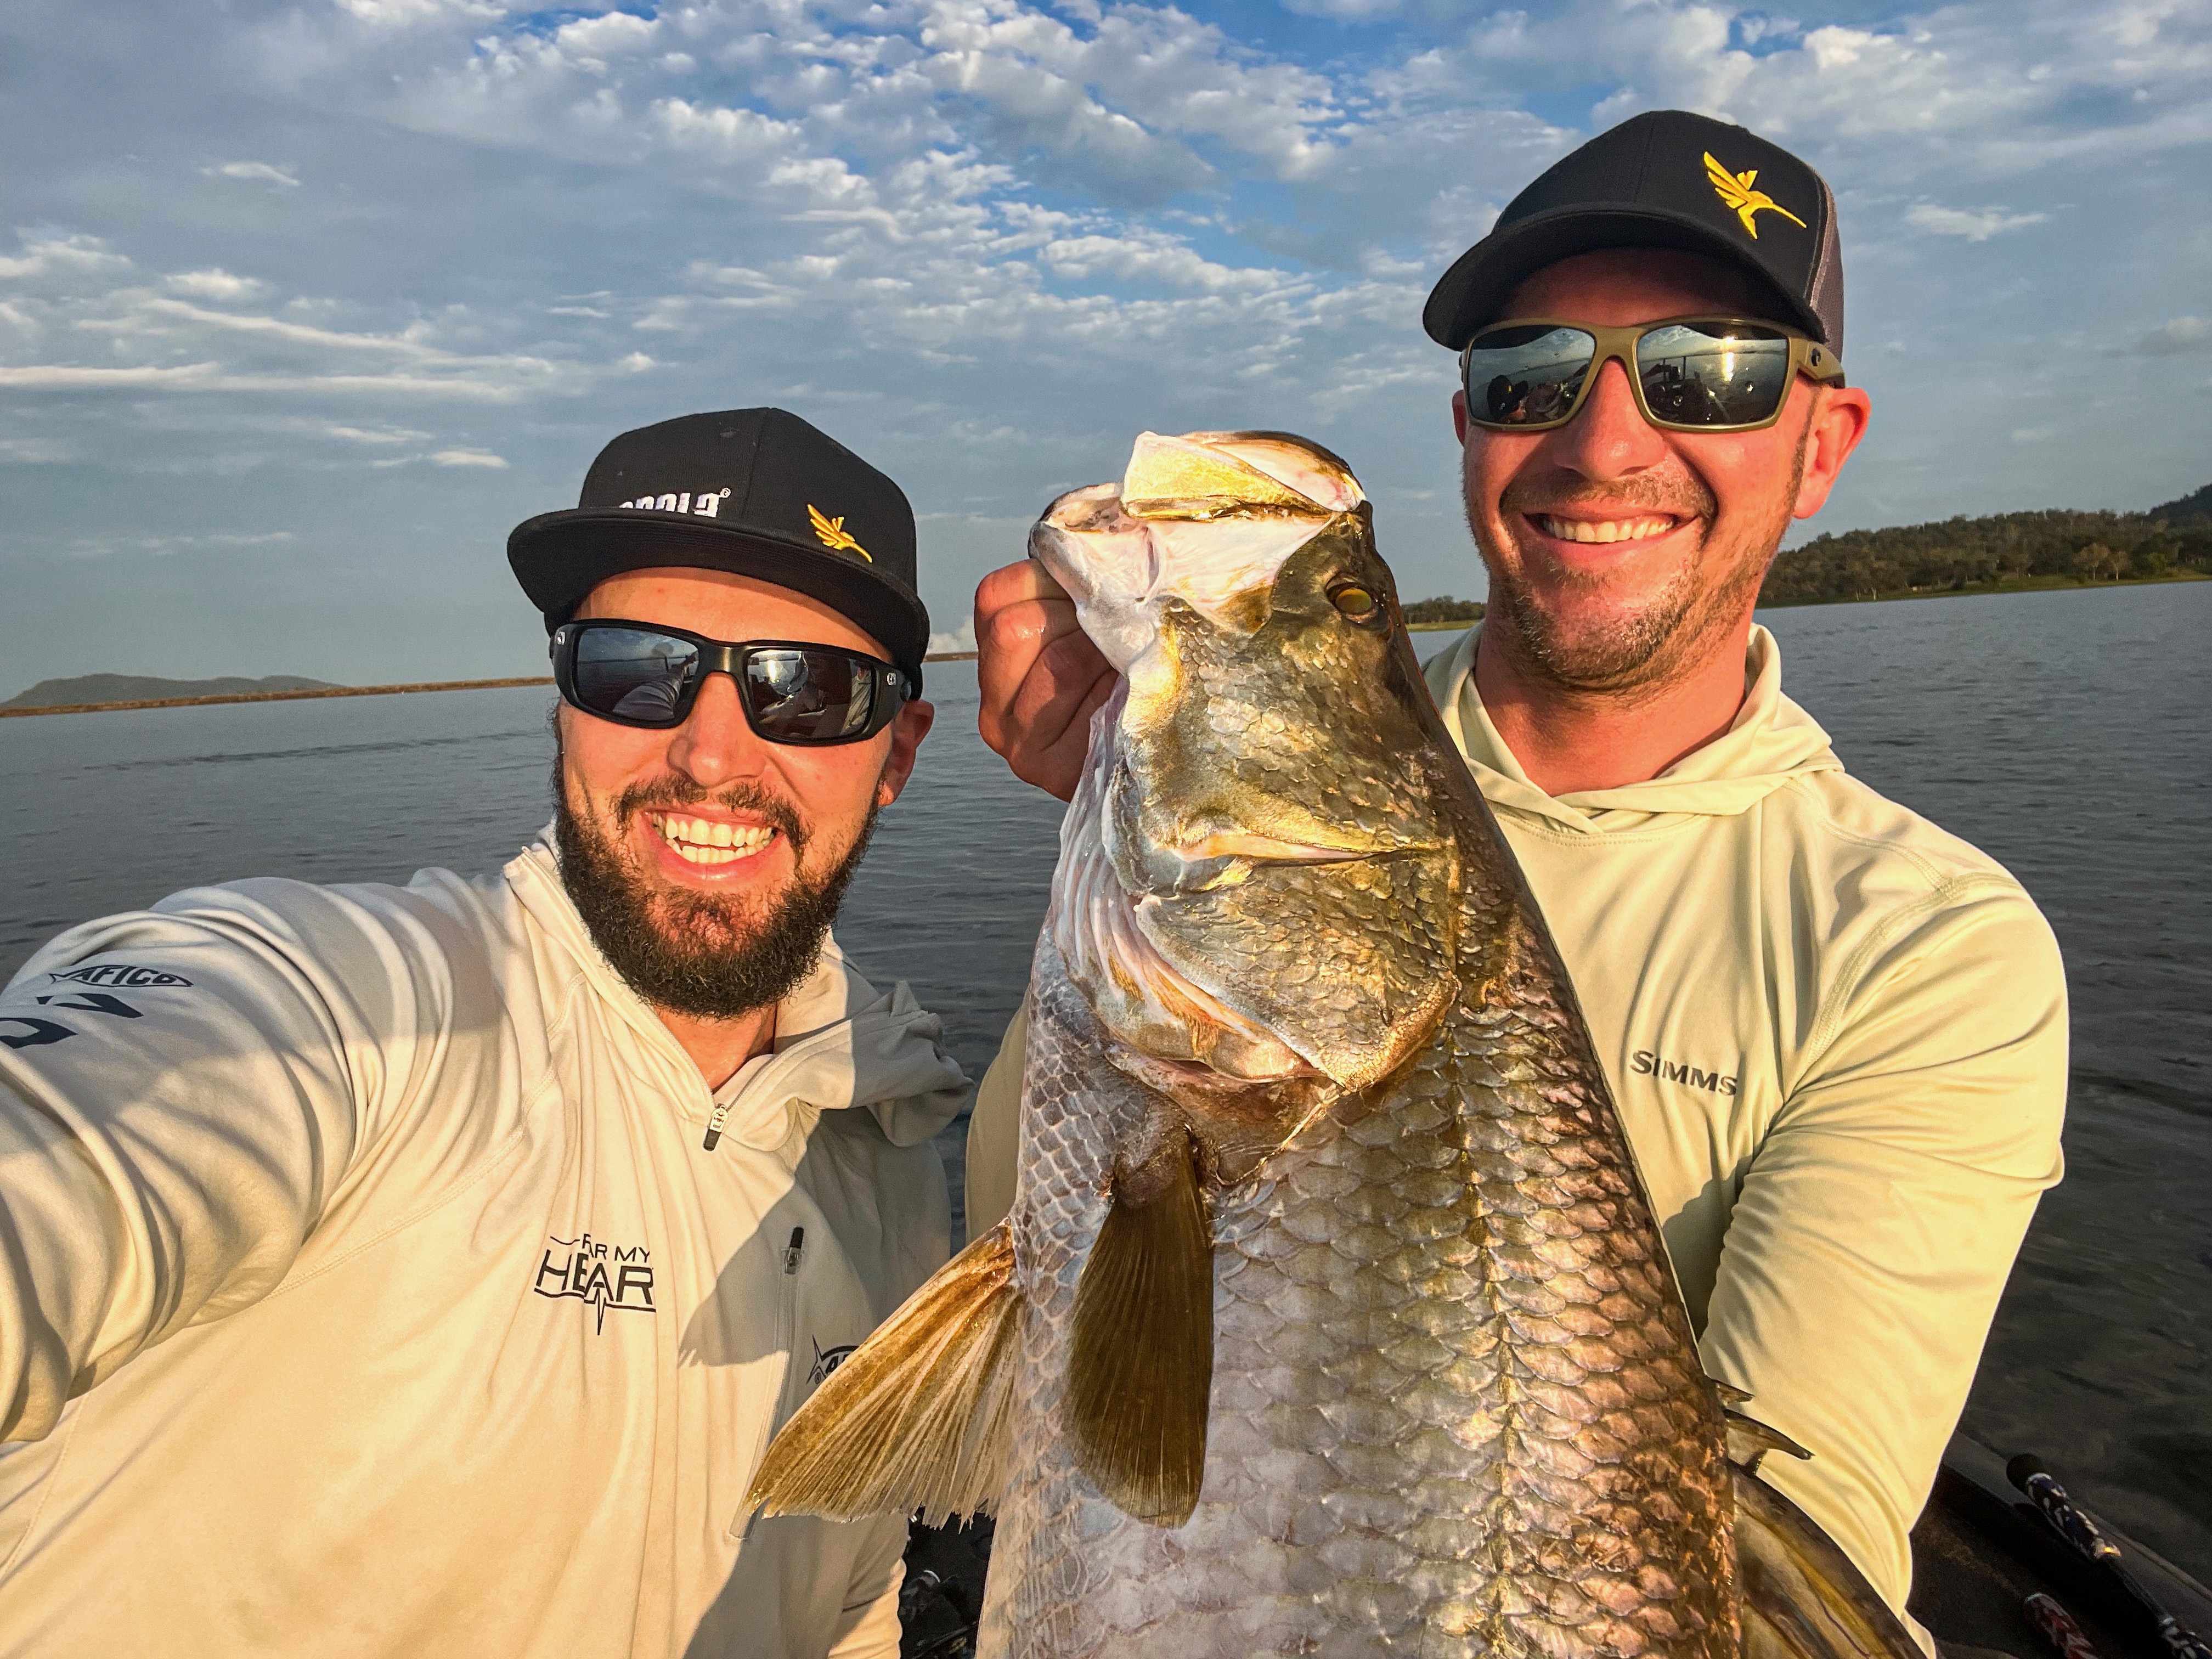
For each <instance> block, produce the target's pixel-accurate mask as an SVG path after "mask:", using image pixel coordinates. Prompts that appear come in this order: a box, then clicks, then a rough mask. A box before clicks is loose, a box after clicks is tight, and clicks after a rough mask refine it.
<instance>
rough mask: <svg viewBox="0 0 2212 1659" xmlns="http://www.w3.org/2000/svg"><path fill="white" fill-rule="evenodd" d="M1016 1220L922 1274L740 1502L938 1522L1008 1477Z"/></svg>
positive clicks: (805, 1412)
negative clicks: (923, 1280) (918, 1512)
mask: <svg viewBox="0 0 2212 1659" xmlns="http://www.w3.org/2000/svg"><path fill="white" fill-rule="evenodd" d="M1013 1267H1014V1246H1013V1234H1012V1229H1011V1228H1010V1226H1009V1225H1008V1224H1007V1223H1006V1222H1003V1221H1002V1222H1000V1224H999V1225H997V1226H995V1227H994V1228H992V1229H991V1231H989V1232H987V1233H985V1234H984V1235H983V1236H982V1237H981V1238H978V1239H977V1240H975V1243H972V1244H970V1245H969V1247H968V1248H967V1249H964V1250H963V1251H961V1252H960V1254H959V1255H956V1256H954V1257H953V1258H952V1260H951V1261H948V1262H946V1263H945V1266H944V1267H940V1268H939V1269H938V1270H937V1272H936V1273H933V1274H932V1275H931V1276H930V1278H929V1279H928V1281H927V1283H925V1284H924V1285H922V1287H921V1289H920V1290H918V1291H915V1293H914V1294H913V1295H912V1296H910V1297H908V1298H907V1299H906V1301H905V1303H904V1304H902V1305H901V1307H900V1308H899V1310H898V1311H897V1312H896V1313H894V1314H893V1315H892V1316H890V1318H889V1319H887V1320H885V1321H884V1322H883V1324H882V1325H880V1326H878V1328H877V1329H876V1332H875V1334H873V1335H872V1336H871V1337H869V1338H868V1340H866V1341H865V1342H863V1343H862V1344H860V1346H859V1347H857V1348H855V1349H854V1351H853V1352H852V1353H851V1354H850V1355H848V1357H847V1358H846V1360H845V1363H844V1364H842V1365H840V1366H838V1367H837V1369H836V1370H834V1371H832V1372H830V1373H829V1377H828V1378H827V1380H825V1381H824V1382H823V1384H822V1386H821V1387H819V1388H818V1389H815V1391H814V1394H813V1396H812V1397H811V1399H809V1400H808V1401H807V1402H806V1403H805V1405H803V1406H801V1407H799V1409H798V1411H796V1412H794V1413H793V1414H792V1418H791V1420H790V1421H789V1422H787V1423H786V1424H785V1425H783V1429H782V1431H781V1433H779V1434H778V1435H777V1436H776V1437H775V1442H774V1443H772V1444H771V1445H770V1446H769V1449H768V1455H767V1456H766V1457H765V1458H763V1460H762V1462H761V1466H760V1471H759V1473H758V1474H756V1475H754V1477H753V1484H752V1490H751V1491H750V1492H749V1493H748V1494H747V1495H746V1502H747V1503H748V1504H750V1505H753V1506H756V1507H757V1508H758V1509H759V1510H760V1511H761V1512H762V1513H763V1514H766V1515H823V1516H829V1518H830V1519H831V1520H833V1521H850V1520H854V1519H856V1518H857V1517H859V1516H864V1515H911V1514H912V1513H913V1512H914V1511H915V1510H921V1511H923V1519H924V1521H925V1522H930V1523H932V1524H937V1523H941V1522H944V1521H945V1520H946V1519H948V1518H950V1517H951V1516H955V1515H974V1514H976V1513H978V1512H979V1511H983V1510H989V1509H990V1508H991V1506H992V1505H993V1504H994V1503H996V1502H997V1500H998V1497H999V1493H1000V1490H1001V1489H1002V1488H1003V1486H1005V1484H1006V1481H1005V1476H1006V1449H1007V1442H1008V1439H1009V1437H1010V1433H1011V1425H1010V1419H1009V1408H1010V1407H1011V1406H1012V1400H1013V1391H1014V1390H1013V1382H1014V1352H1015V1350H1016V1348H1017V1347H1018V1343H1017V1342H1016V1340H1015V1335H1016V1333H1017V1331H1018V1329H1019V1328H1020V1324H1021V1321H1020V1318H1019V1314H1020V1310H1021V1298H1020V1297H1019V1296H1018V1294H1017V1293H1016V1291H1015V1288H1014V1281H1013Z"/></svg>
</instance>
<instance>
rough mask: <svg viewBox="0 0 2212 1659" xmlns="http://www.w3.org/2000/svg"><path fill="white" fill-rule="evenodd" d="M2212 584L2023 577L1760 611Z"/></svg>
mask: <svg viewBox="0 0 2212 1659" xmlns="http://www.w3.org/2000/svg"><path fill="white" fill-rule="evenodd" d="M2204 581H2212V575H2207V574H2205V573H2204V572H2203V571H2202V570H2169V571H2167V572H2166V574H2164V575H2162V576H2122V577H2120V578H2119V579H2118V580H2116V581H2093V582H2085V581H2077V580H2075V578H2073V577H2071V576H2023V577H2021V578H2020V579H2019V580H2015V581H2007V582H1970V583H1968V584H1967V585H1966V586H1964V587H1917V588H1915V587H1903V588H1897V589H1894V590H1893V591H1892V592H1887V593H1853V594H1848V595H1844V596H1842V597H1838V598H1833V599H1761V600H1760V601H1759V609H1760V610H1761V611H1794V610H1796V608H1797V607H1798V606H1800V605H1887V604H1888V603H1889V602H1890V601H1891V600H1893V599H1994V598H1996V596H1998V595H2000V594H2004V593H2088V592H2104V591H2106V590H2108V589H2111V588H2115V587H2156V586H2160V584H2161V583H2166V582H2204Z"/></svg>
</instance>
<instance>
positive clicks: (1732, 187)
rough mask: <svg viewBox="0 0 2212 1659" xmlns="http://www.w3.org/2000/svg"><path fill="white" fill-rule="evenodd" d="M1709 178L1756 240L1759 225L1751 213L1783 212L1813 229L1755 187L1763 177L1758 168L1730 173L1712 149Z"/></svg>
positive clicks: (1708, 159)
mask: <svg viewBox="0 0 2212 1659" xmlns="http://www.w3.org/2000/svg"><path fill="white" fill-rule="evenodd" d="M1705 177H1706V178H1707V179H1711V181H1712V186H1713V194H1714V195H1716V196H1717V197H1720V198H1721V200H1722V201H1723V202H1725V203H1726V204H1728V205H1729V206H1730V207H1732V208H1734V209H1735V216H1736V217H1737V218H1739V219H1741V220H1742V221H1743V228H1745V229H1746V230H1747V231H1749V232H1750V233H1751V240H1753V241H1754V242H1755V241H1757V240H1759V227H1758V226H1757V225H1755V224H1753V222H1752V219H1751V216H1752V215H1753V214H1754V213H1758V212H1759V211H1761V210H1765V212H1768V213H1778V214H1780V215H1781V216H1783V217H1784V218H1785V219H1787V220H1788V221H1789V222H1790V223H1791V224H1793V225H1795V226H1796V227H1797V228H1799V229H1800V230H1809V229H1811V228H1812V227H1811V226H1809V225H1808V224H1807V223H1806V222H1804V221H1803V220H1802V219H1800V218H1799V217H1798V216H1796V214H1794V213H1792V212H1791V211H1790V210H1789V209H1788V208H1786V207H1784V206H1783V205H1782V204H1781V203H1779V202H1778V201H1776V200H1775V199H1774V198H1773V197H1771V196H1769V195H1768V194H1767V193H1766V192H1765V191H1763V190H1753V188H1752V187H1751V185H1752V181H1753V179H1757V178H1758V177H1759V169H1758V168H1757V167H1750V168H1747V169H1746V170H1745V171H1744V172H1742V173H1730V172H1729V170H1728V169H1727V168H1726V167H1723V166H1722V165H1721V164H1720V163H1719V162H1718V161H1715V160H1713V153H1712V151H1711V150H1707V151H1706V152H1705Z"/></svg>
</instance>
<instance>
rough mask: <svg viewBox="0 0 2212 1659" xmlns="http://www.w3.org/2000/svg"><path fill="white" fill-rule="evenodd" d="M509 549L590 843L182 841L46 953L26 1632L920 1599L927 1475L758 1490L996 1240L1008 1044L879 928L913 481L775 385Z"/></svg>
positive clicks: (12, 1173)
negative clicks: (459, 869)
mask: <svg viewBox="0 0 2212 1659" xmlns="http://www.w3.org/2000/svg"><path fill="white" fill-rule="evenodd" d="M508 557H509V561H510V562H511V564H512V565H513V569H514V572H515V574H516V575H517V577H518V578H519V579H520V581H521V584H522V586H523V587H524V589H525V591H526V592H527V593H528V594H529V596H530V599H531V600H532V603H533V605H535V606H536V608H537V609H538V611H540V612H541V613H542V614H543V615H544V620H545V623H546V627H547V629H548V632H549V634H550V651H551V657H552V665H553V671H554V677H555V679H556V683H557V684H558V686H559V689H560V696H561V706H560V707H559V708H558V710H557V717H556V740H557V747H558V755H559V759H558V763H557V766H556V818H555V823H554V826H553V829H552V830H551V831H550V834H549V835H548V836H545V837H544V838H543V839H542V840H541V841H540V842H538V844H537V845H535V846H532V847H531V848H528V849H526V851H525V852H524V853H523V854H521V855H520V857H518V858H517V859H515V860H513V862H512V863H510V864H509V865H508V866H507V867H506V869H505V870H503V871H502V872H499V873H498V874H497V875H495V876H492V877H489V878H482V879H478V880H475V881H468V880H464V879H462V878H459V877H457V876H455V875H453V874H452V873H450V872H444V871H425V872H422V873H421V874H420V875H418V876H417V877H416V879H415V881H414V882H413V883H412V884H410V885H409V886H407V887H405V888H404V889H403V888H393V887H380V886H368V885H362V886H348V887H313V886H309V885H307V884H302V883H297V882H277V881H263V882H243V883H238V884H233V885H230V886H227V887H221V888H206V889H200V890H194V891H190V892H185V893H181V894H179V895H177V896H174V897H173V898H171V899H168V900H167V901H165V902H162V903H161V904H160V905H157V906H155V908H153V909H152V910H150V911H146V912H142V913H139V914H137V915H124V916H115V917H110V918H107V919H106V920H105V921H96V922H92V923H88V924H87V925H86V926H84V927H78V928H76V929H73V930H72V931H71V932H70V933H65V934H64V935H63V936H62V937H61V938H60V939H57V940H56V941H54V942H53V943H52V945H49V946H48V947H47V948H46V950H45V951H42V952H41V953H40V955H39V956H38V957H35V958H33V961H32V962H31V963H29V964H28V965H27V967H26V968H25V969H23V971H22V972H21V974H19V975H17V976H16V978H15V981H13V983H12V984H11V985H10V986H9V989H8V991H7V992H6V993H5V994H4V996H0V1440H4V1441H7V1442H10V1443H11V1444H6V1445H4V1446H0V1607H4V1608H5V1609H6V1612H5V1613H4V1615H0V1653H16V1652H22V1653H41V1654H44V1653H55V1654H61V1653H71V1654H106V1653H115V1654H122V1653H161V1654H165V1655H179V1656H208V1659H215V1656H224V1659H231V1656H240V1655H248V1654H266V1655H272V1656H273V1655H283V1656H296V1655H306V1654H331V1655H339V1654H343V1655H349V1656H350V1655H392V1656H399V1655H406V1656H410V1659H414V1656H422V1655H452V1656H456V1659H459V1656H469V1659H483V1656H501V1655H505V1656H516V1659H520V1656H525V1655H539V1654H559V1655H564V1656H605V1659H631V1656H668V1659H677V1656H685V1655H697V1656H709V1655H712V1656H723V1655H730V1656H736V1655H744V1656H753V1655H761V1656H774V1659H823V1656H825V1655H833V1654H834V1655H836V1656H839V1659H859V1656H869V1659H889V1656H891V1655H894V1654H896V1652H897V1650H898V1641H899V1627H898V1610H897V1588H898V1583H899V1577H900V1569H899V1564H900V1559H901V1555H902V1550H903V1547H904V1544H905V1538H906V1529H905V1526H904V1523H903V1522H902V1521H900V1520H897V1519H884V1520H880V1521H874V1522H859V1523H854V1524H850V1525H838V1524H833V1523H830V1522H823V1521H819V1520H815V1519H811V1518H805V1517H797V1518H791V1517H777V1518H773V1519H760V1518H758V1517H756V1516H753V1515H752V1514H751V1513H750V1511H749V1510H747V1508H746V1506H745V1502H744V1493H745V1490H746V1486H747V1483H748V1482H749V1480H750V1477H751V1475H752V1473H753V1469H754V1467H755V1465H756V1464H757V1462H758V1461H759V1458H760V1456H761V1454H762V1452H763V1450H764V1449H765V1448H766V1446H767V1444H768V1443H769V1438H770V1437H771V1435H772V1434H773V1432H774V1431H775V1428H776V1427H777V1426H778V1425H780V1424H781V1422H782V1420H783V1419H786V1418H787V1417H788V1416H789V1415H790V1413H792V1412H793V1410H795V1409H796V1408H797V1407H798V1406H799V1404H800V1403H801V1402H802V1401H804V1400H805V1398H806V1397H807V1395H809V1394H810V1393H811V1391H812V1390H813V1389H815V1388H816V1387H817V1386H819V1385H820V1383H822V1381H823V1379H824V1378H825V1377H827V1376H829V1373H830V1372H831V1371H832V1370H835V1369H836V1365H837V1364H838V1363H839V1361H840V1360H842V1358H843V1357H844V1356H845V1355H847V1354H848V1353H849V1352H852V1350H853V1347H854V1345H856V1344H857V1343H859V1342H860V1340H862V1339H863V1338H864V1337H865V1336H866V1334H868V1332H869V1330H870V1329H872V1328H873V1327H874V1326H875V1324H876V1323H877V1322H878V1321H879V1320H881V1319H882V1318H883V1317H884V1316H885V1315H886V1314H888V1313H889V1312H890V1310H892V1309H893V1308H894V1307H896V1305H897V1304H898V1303H899V1302H900V1301H902V1299H903V1298H904V1297H906V1296H907V1294H908V1292H909V1291H912V1290H913V1289H914V1288H915V1286H916V1285H919V1284H920V1283H921V1280H922V1279H924V1278H925V1277H927V1274H928V1273H930V1272H931V1271H932V1270H933V1268H934V1267H936V1266H937V1265H938V1264H939V1262H940V1261H943V1259H944V1257H945V1254H946V1248H947V1244H948V1233H949V1213H948V1204H947V1199H946V1193H945V1176H944V1170H943V1169H942V1167H941V1165H940V1164H939V1159H938V1156H937V1153H936V1152H935V1150H934V1149H933V1146H931V1144H930V1137H931V1135H933V1133H935V1132H936V1131H937V1130H939V1128H941V1127H944V1125H945V1123H946V1121H949V1120H950V1118H951V1115H952V1114H953V1113H954V1111H955V1110H956V1109H957V1107H958V1105H959V1103H960V1102H961V1100H962V1098H963V1094H964V1080H963V1078H962V1077H961V1074H960V1071H959V1068H958V1066H956V1065H954V1064H953V1063H952V1061H951V1060H950V1059H949V1058H948V1057H947V1056H946V1055H945V1053H944V1051H943V1049H942V1048H940V1047H939V1042H938V1041H937V1039H938V1037H939V1035H940V1031H941V1027H940V1026H939V1022H938V1020H937V1018H936V1017H935V1016H934V1015H932V1014H928V1013H926V1012H923V1011H922V1010H921V1008H920V1007H919V1006H916V1005H915V1000H914V998H913V995H912V994H911V993H910V992H908V989H907V987H905V986H904V985H900V986H897V987H896V988H895V989H893V990H892V991H891V992H890V993H889V994H879V993H878V992H877V991H876V990H875V989H874V988H873V987H871V986H870V985H869V984H868V983H867V982H866V981H865V980H863V979H862V978H861V977H860V975H859V974H858V973H856V972H854V969H852V968H851V967H850V966H849V965H848V963H846V961H845V959H844V957H843V956H842V953H841V952H840V951H838V949H837V947H836V945H835V944H834V943H833V942H831V941H830V940H829V923H830V921H831V919H832V917H833V916H834V915H836V910H837V907H838V902H839V899H840V897H841V896H842V894H843V892H844V890H845V887H846V884H847V882H848V880H849V878H851V876H852V874H853V872H854V867H855V866H856V865H857V864H858V862H859V860H860V855H861V853H862V850H863V849H864V848H865V847H866V844H867V839H868V832H869V829H870V827H871V825H872V823H873V822H874V820H875V816H876V814H877V812H878V811H880V810H881V809H882V808H884V807H885V806H887V805H890V803H891V802H892V801H893V800H894V799H896V796H897V795H898V793H899V792H900V790H901V788H902V787H903V785H904V784H905V782H906V780H907V777H908V774H909V772H910V771H911V769H912V768H913V766H914V763H915V750H916V749H917V747H918V745H919V744H921V740H922V738H923V737H924V735H925V734H926V733H927V731H928V729H929V725H930V719H931V711H930V706H929V705H928V704H927V702H921V701H920V692H921V658H922V652H923V649H924V646H925V642H926V641H927V639H928V637H929V619H928V615H927V612H926V611H924V609H923V608H922V605H921V600H920V599H918V598H917V597H916V596H915V537H914V517H913V513H912V511H911V509H910V508H909V507H908V504H907V501H906V497H905V496H904V495H902V493H901V492H900V490H899V489H898V486H897V485H896V484H895V483H892V482H891V480H890V479H889V478H887V477H884V475H883V474H882V473H880V472H878V471H876V470H875V469H874V468H873V467H872V466H870V465H867V464H866V462H864V461H862V460H861V459H860V458H859V457H857V456H855V455H854V454H853V453H851V452H849V451H848V450H846V449H845V448H843V447H842V446H840V445H839V444H837V443H836V442H835V441H832V440H831V439H830V438H829V437H828V436H827V435H824V434H823V433H821V432H819V431H817V430H816V429H815V428H813V427H811V426H810V425H808V424H807V423H806V422H804V421H802V420H799V418H798V417H796V416H792V415H789V414H787V413H785V412H784V411H782V410H773V409H768V410H762V409H754V410H733V411H727V412H724V413H719V414H708V415H695V416H685V417H684V418H681V419H678V420H674V421H667V422H661V423H660V424H659V425H657V426H652V427H647V428H643V429H642V430H640V431H636V432H631V433H627V434H624V435H623V436H621V437H619V438H617V439H616V440H615V441H613V442H612V443H611V444H610V445H608V446H607V447H606V448H605V451H603V452H602V453H601V454H600V456H599V459H598V460H597V462H596V463H595V464H594V465H592V469H591V471H590V474H589V476H588V477H586V481H585V484H584V489H583V495H582V500H581V505H580V506H579V507H575V508H574V509H570V510H567V511H562V512H556V513H546V514H544V515H542V516H540V517H538V518H535V519H532V520H529V521H528V522H527V523H526V524H524V525H522V526H520V528H519V529H517V530H516V531H515V532H514V534H513V537H512V538H510V540H509V543H508Z"/></svg>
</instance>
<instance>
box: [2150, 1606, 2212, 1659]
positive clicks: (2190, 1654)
mask: <svg viewBox="0 0 2212 1659" xmlns="http://www.w3.org/2000/svg"><path fill="white" fill-rule="evenodd" d="M2158 1636H2159V1640H2160V1641H2161V1642H2163V1643H2165V1644H2166V1651H2167V1652H2168V1653H2170V1654H2172V1656H2173V1659H2212V1647H2207V1646H2206V1645H2205V1644H2204V1638H2203V1637H2201V1636H2199V1635H2198V1634H2197V1632H2195V1631H2193V1630H2191V1629H2190V1628H2189V1626H2186V1625H2185V1624H2183V1623H2182V1622H2181V1620H2179V1619H2177V1618H2175V1617H2174V1616H2173V1615H2172V1613H2167V1612H2166V1611H2165V1610H2164V1609H2163V1608H2160V1611H2159V1615H2158Z"/></svg>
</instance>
